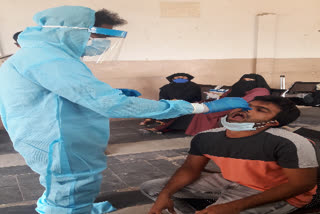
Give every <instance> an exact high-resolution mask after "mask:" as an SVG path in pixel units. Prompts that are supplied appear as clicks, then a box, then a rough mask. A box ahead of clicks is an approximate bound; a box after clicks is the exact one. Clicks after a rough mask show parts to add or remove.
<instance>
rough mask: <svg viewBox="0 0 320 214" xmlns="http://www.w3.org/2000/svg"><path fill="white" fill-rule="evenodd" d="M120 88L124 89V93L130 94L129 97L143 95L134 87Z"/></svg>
mask: <svg viewBox="0 0 320 214" xmlns="http://www.w3.org/2000/svg"><path fill="white" fill-rule="evenodd" d="M117 89H119V90H121V91H122V93H124V95H126V96H128V97H139V96H141V93H140V92H139V91H137V90H134V89H127V88H117Z"/></svg>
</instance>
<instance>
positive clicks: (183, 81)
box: [172, 78, 189, 83]
mask: <svg viewBox="0 0 320 214" xmlns="http://www.w3.org/2000/svg"><path fill="white" fill-rule="evenodd" d="M172 81H173V82H175V83H186V82H189V80H188V79H181V78H179V79H174V80H172Z"/></svg>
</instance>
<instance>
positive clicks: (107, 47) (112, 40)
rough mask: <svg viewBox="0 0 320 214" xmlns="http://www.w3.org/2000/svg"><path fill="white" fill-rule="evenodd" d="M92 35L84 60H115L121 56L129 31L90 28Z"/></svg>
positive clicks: (97, 61) (99, 61) (98, 61)
mask: <svg viewBox="0 0 320 214" xmlns="http://www.w3.org/2000/svg"><path fill="white" fill-rule="evenodd" d="M88 31H89V32H90V33H91V37H90V39H89V41H88V44H87V46H86V49H85V52H84V54H83V61H94V62H96V63H101V62H104V61H115V60H117V59H118V58H119V55H120V51H121V49H122V46H123V43H124V40H125V38H126V36H127V32H125V31H120V30H113V29H107V28H99V27H92V28H90V29H88Z"/></svg>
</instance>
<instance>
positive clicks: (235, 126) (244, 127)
mask: <svg viewBox="0 0 320 214" xmlns="http://www.w3.org/2000/svg"><path fill="white" fill-rule="evenodd" d="M221 124H222V125H223V127H225V128H226V129H229V130H231V131H254V130H256V128H255V127H254V125H255V123H229V122H228V121H227V116H224V117H222V118H221Z"/></svg>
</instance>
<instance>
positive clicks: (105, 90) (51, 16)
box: [0, 6, 193, 214]
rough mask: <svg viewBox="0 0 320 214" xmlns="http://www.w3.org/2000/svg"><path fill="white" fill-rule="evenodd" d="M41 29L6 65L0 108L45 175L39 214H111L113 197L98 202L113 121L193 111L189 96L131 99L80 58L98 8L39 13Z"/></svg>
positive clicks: (29, 159) (20, 147)
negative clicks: (107, 82) (101, 77)
mask: <svg viewBox="0 0 320 214" xmlns="http://www.w3.org/2000/svg"><path fill="white" fill-rule="evenodd" d="M34 21H35V22H36V23H37V25H38V26H35V27H28V28H26V29H25V30H24V31H23V32H22V33H21V34H20V36H19V40H18V42H19V44H20V45H21V47H22V48H21V49H20V50H19V51H18V52H17V53H16V54H15V55H13V56H12V57H11V58H10V59H8V60H7V61H6V62H5V63H4V64H3V65H2V66H1V68H0V113H1V118H2V122H3V124H4V126H5V128H6V130H7V131H8V133H9V135H10V138H11V140H12V142H13V144H14V148H15V150H17V151H18V152H19V153H20V154H21V155H22V156H23V157H24V159H25V161H26V163H27V164H28V165H29V166H30V167H31V168H32V170H34V171H35V172H37V173H39V174H40V183H41V185H43V186H44V187H45V189H46V190H45V192H44V193H43V195H42V197H41V198H40V199H39V200H38V203H37V209H36V210H37V211H38V212H39V213H46V214H67V213H68V214H70V213H72V214H75V213H77V214H78V213H79V214H80V213H81V214H88V213H105V212H110V211H113V210H114V208H113V207H112V205H111V204H110V203H108V202H101V203H98V204H94V203H93V202H94V200H95V198H96V196H97V194H98V193H99V189H100V183H101V179H102V175H101V172H102V171H103V170H105V169H106V167H107V163H106V156H105V154H104V151H105V149H106V147H107V142H108V138H109V133H110V132H109V118H157V119H163V118H173V117H179V116H181V115H184V114H190V113H192V111H193V107H192V105H191V104H190V103H187V102H185V101H164V100H163V101H154V100H148V99H142V98H136V97H127V96H125V95H124V94H123V93H122V92H121V91H120V90H118V89H114V88H112V87H110V86H109V85H108V84H106V83H104V82H101V81H99V80H98V79H96V78H95V77H94V75H93V74H92V73H91V71H90V70H89V68H88V67H87V66H86V65H85V64H84V63H83V62H82V61H81V60H80V57H81V55H82V53H83V52H84V50H85V46H86V44H87V41H88V39H89V37H90V33H89V32H88V31H87V30H81V29H73V28H43V27H41V26H43V25H51V26H57V25H58V26H69V27H82V28H90V27H92V26H93V24H94V21H95V11H93V10H91V9H89V8H85V7H78V6H63V7H57V8H51V9H47V10H44V11H42V12H39V13H37V14H36V15H35V16H34Z"/></svg>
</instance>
